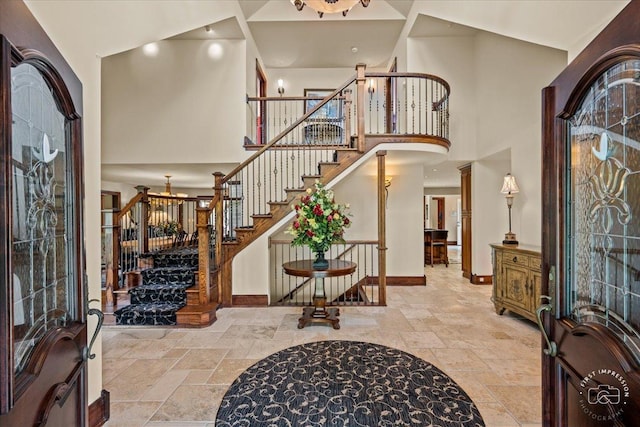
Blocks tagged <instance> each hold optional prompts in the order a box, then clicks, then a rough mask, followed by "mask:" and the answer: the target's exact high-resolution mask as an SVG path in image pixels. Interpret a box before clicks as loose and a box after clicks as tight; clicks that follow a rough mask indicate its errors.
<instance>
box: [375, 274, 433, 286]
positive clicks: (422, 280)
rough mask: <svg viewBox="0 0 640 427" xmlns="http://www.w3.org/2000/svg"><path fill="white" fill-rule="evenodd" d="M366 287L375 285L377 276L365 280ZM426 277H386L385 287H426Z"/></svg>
mask: <svg viewBox="0 0 640 427" xmlns="http://www.w3.org/2000/svg"><path fill="white" fill-rule="evenodd" d="M367 284H368V285H377V284H378V276H370V277H368V278H367ZM426 284H427V277H426V276H387V286H426Z"/></svg>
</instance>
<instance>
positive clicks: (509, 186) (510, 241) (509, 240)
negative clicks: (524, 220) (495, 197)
mask: <svg viewBox="0 0 640 427" xmlns="http://www.w3.org/2000/svg"><path fill="white" fill-rule="evenodd" d="M500 192H501V193H502V194H504V195H505V197H506V199H507V208H508V209H509V232H508V233H505V235H504V240H503V241H502V244H503V245H514V246H517V245H518V241H517V240H516V235H515V233H512V232H511V206H512V205H513V195H514V194H516V193H519V192H520V188H518V184H517V183H516V177H515V176H513V175H511V174H510V173H508V174H506V175H505V176H504V182H503V183H502V189H501V190H500Z"/></svg>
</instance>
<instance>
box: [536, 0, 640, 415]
mask: <svg viewBox="0 0 640 427" xmlns="http://www.w3.org/2000/svg"><path fill="white" fill-rule="evenodd" d="M638 16H640V2H631V3H630V4H629V5H628V6H627V7H626V8H625V9H624V10H623V11H622V12H621V14H620V15H619V16H618V17H617V18H616V19H615V20H614V21H613V22H612V23H611V24H610V25H609V27H607V29H605V30H604V31H603V33H601V34H600V35H599V36H598V37H597V38H596V39H595V40H594V42H593V43H592V44H591V45H590V46H589V47H588V48H587V49H586V50H585V51H584V52H583V53H582V54H580V55H579V56H578V58H576V60H575V61H574V62H572V63H571V64H570V65H569V66H568V67H567V69H565V71H563V73H561V74H560V76H558V78H557V79H556V80H554V82H553V83H552V84H551V85H550V86H549V87H547V88H545V89H544V91H543V111H544V117H543V186H542V188H543V190H544V191H543V212H544V218H543V239H542V242H543V275H542V288H543V294H544V295H545V296H542V297H541V298H542V299H543V300H544V301H542V305H541V306H540V308H539V311H538V313H539V315H542V317H543V322H542V323H543V325H544V327H545V329H546V332H545V335H547V336H548V340H549V341H548V342H547V341H545V342H544V346H545V349H544V355H543V393H542V395H543V396H544V402H543V417H544V425H546V426H581V427H589V426H636V425H639V423H640V421H638V417H639V416H640V415H639V414H640V332H639V331H640V144H639V142H638V141H640V44H639V42H640V24H639V22H640V21H638Z"/></svg>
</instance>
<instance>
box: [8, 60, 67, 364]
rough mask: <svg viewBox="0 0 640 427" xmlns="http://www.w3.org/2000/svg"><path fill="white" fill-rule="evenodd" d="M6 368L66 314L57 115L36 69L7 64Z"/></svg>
mask: <svg viewBox="0 0 640 427" xmlns="http://www.w3.org/2000/svg"><path fill="white" fill-rule="evenodd" d="M11 101H12V103H11V108H12V120H13V126H12V149H11V150H12V172H13V176H12V180H13V191H12V197H13V200H12V205H13V206H12V235H13V242H12V254H11V257H12V268H13V287H12V289H13V301H14V305H13V327H14V333H13V340H14V371H15V373H19V372H21V371H22V370H23V369H24V367H25V365H26V363H27V361H28V360H29V356H30V354H31V352H32V350H33V348H34V347H35V346H36V344H37V343H38V341H39V340H40V339H41V338H42V337H43V336H44V334H46V332H47V331H49V330H51V329H52V328H55V327H58V326H62V325H64V324H65V323H66V322H68V321H69V320H70V319H72V318H73V315H74V313H73V308H72V307H73V304H71V303H70V301H71V300H70V298H71V296H72V295H71V294H72V292H70V289H71V288H72V285H73V283H74V281H73V280H72V277H71V275H72V269H71V268H70V267H69V261H70V260H71V259H72V254H71V253H70V252H69V251H70V250H71V249H70V248H71V245H70V244H69V242H68V238H69V233H68V231H69V230H70V229H71V213H72V212H71V208H70V202H71V201H70V200H69V199H68V197H67V194H70V191H69V188H68V187H69V185H70V184H69V181H70V180H69V176H68V171H69V169H70V168H69V162H70V159H69V158H68V157H67V152H68V150H67V149H66V132H65V118H64V116H63V115H62V114H61V113H60V111H59V110H58V108H57V106H56V103H55V100H54V98H53V95H52V93H51V90H50V89H49V87H48V86H47V84H46V82H45V80H44V79H43V78H42V76H41V74H40V73H39V72H38V70H37V69H36V68H35V67H33V66H31V65H29V64H21V65H18V66H17V67H14V68H12V70H11Z"/></svg>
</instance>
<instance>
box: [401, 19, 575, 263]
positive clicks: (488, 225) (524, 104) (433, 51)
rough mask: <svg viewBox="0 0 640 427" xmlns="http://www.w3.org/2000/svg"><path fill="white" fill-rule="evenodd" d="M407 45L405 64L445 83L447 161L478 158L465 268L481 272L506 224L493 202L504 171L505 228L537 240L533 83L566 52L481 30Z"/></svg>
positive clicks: (538, 84)
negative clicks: (499, 158) (511, 180)
mask: <svg viewBox="0 0 640 427" xmlns="http://www.w3.org/2000/svg"><path fill="white" fill-rule="evenodd" d="M407 45H408V52H409V53H408V57H409V69H411V70H412V71H416V72H425V73H432V74H436V75H439V76H441V77H442V78H444V79H445V80H447V81H448V82H449V84H450V85H451V87H452V91H451V101H450V103H451V107H450V108H451V144H452V148H451V153H450V159H452V160H465V161H466V160H471V161H476V162H481V163H480V164H479V165H478V167H477V168H474V169H473V170H474V173H473V180H472V182H473V191H472V199H473V224H474V226H473V238H472V242H473V243H472V244H473V248H472V253H473V260H472V272H473V273H474V274H480V275H485V274H486V275H488V274H490V272H491V257H490V250H489V246H488V245H489V243H492V242H496V241H501V240H502V239H503V236H504V233H505V232H506V231H507V229H508V218H507V216H506V215H502V213H503V210H504V206H503V205H504V200H500V201H499V202H498V203H494V202H493V201H494V199H495V200H497V199H504V198H503V197H502V196H501V195H500V193H499V190H500V185H501V180H502V178H501V177H502V176H503V175H504V174H506V173H507V172H511V173H512V174H514V175H515V176H516V178H517V179H518V182H519V183H522V186H521V191H522V193H521V194H520V195H519V197H518V200H517V202H518V203H516V204H514V207H513V227H512V228H513V231H514V232H515V233H516V234H517V235H518V238H519V239H520V240H521V241H522V242H523V243H528V244H532V245H539V244H540V241H541V236H540V233H541V224H540V222H541V219H540V218H541V217H540V215H541V214H540V209H541V208H540V204H541V198H540V197H541V189H540V185H541V181H540V176H541V166H540V159H541V154H540V150H541V148H540V140H541V136H540V127H541V124H540V123H541V122H540V108H541V107H540V105H541V104H540V103H541V101H540V100H541V89H542V88H543V87H544V86H546V85H547V84H548V83H549V82H550V81H551V80H552V79H553V77H554V76H555V75H557V74H558V73H559V72H560V70H562V69H563V68H564V66H565V65H566V52H562V51H559V50H556V49H551V48H546V47H542V46H538V45H534V44H531V43H526V42H521V41H518V40H514V39H511V38H508V37H503V36H499V35H495V34H491V33H486V32H479V33H478V34H476V35H475V36H473V37H442V38H428V39H425V38H419V39H418V38H416V39H409V40H408V41H407ZM504 150H509V153H510V158H508V160H506V161H505V163H504V164H498V165H496V167H499V169H498V170H497V171H488V170H485V164H495V161H494V160H492V159H491V157H492V156H494V155H495V154H496V153H499V152H501V151H504ZM483 159H486V161H484V160H483ZM476 169H477V170H476ZM476 172H477V173H476ZM498 178H500V179H498ZM525 193H526V195H525ZM522 224H526V226H522Z"/></svg>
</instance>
